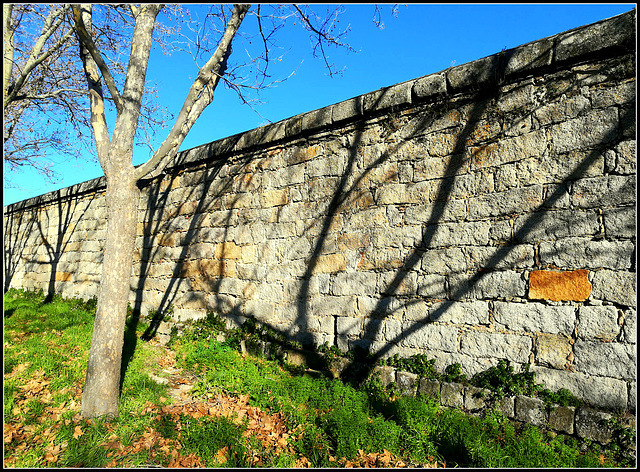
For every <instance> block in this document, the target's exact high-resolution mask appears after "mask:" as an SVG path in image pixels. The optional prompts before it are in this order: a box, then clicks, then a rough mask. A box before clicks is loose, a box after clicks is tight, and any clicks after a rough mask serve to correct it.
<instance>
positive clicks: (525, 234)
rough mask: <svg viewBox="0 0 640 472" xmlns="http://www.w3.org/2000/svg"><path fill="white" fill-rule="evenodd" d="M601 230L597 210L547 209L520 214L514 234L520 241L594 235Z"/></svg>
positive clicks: (514, 225)
mask: <svg viewBox="0 0 640 472" xmlns="http://www.w3.org/2000/svg"><path fill="white" fill-rule="evenodd" d="M599 230H600V222H599V215H598V212H597V211H595V210H590V211H584V210H576V209H572V210H546V211H542V212H535V213H528V214H524V215H520V216H518V217H517V218H516V219H515V220H514V223H513V234H514V236H515V238H516V239H517V240H518V241H545V240H547V241H548V240H556V239H560V238H566V237H570V236H574V237H575V236H593V235H595V234H597V233H598V232H599Z"/></svg>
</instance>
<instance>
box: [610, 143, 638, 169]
mask: <svg viewBox="0 0 640 472" xmlns="http://www.w3.org/2000/svg"><path fill="white" fill-rule="evenodd" d="M616 157H617V159H616V164H615V168H614V169H612V170H615V171H616V172H618V173H620V174H635V173H636V167H637V166H636V160H637V156H636V140H635V139H634V140H629V141H623V142H621V143H620V144H618V145H617V146H616Z"/></svg>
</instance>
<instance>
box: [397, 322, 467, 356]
mask: <svg viewBox="0 0 640 472" xmlns="http://www.w3.org/2000/svg"><path fill="white" fill-rule="evenodd" d="M402 336H403V339H402V341H401V342H400V343H399V344H400V345H401V346H404V347H415V348H423V349H424V348H427V347H428V348H429V349H435V350H441V351H446V352H457V350H458V345H459V342H458V328H456V327H454V326H444V325H438V324H435V323H427V324H424V323H418V322H414V323H411V322H404V323H403V324H402Z"/></svg>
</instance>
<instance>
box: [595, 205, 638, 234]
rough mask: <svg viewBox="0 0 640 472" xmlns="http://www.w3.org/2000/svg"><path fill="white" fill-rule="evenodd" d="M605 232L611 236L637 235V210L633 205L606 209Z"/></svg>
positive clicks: (604, 212)
mask: <svg viewBox="0 0 640 472" xmlns="http://www.w3.org/2000/svg"><path fill="white" fill-rule="evenodd" d="M603 214H604V232H605V235H606V236H607V237H609V238H611V237H613V238H633V237H634V236H635V235H636V210H635V208H633V207H618V208H610V209H605V210H604V211H603Z"/></svg>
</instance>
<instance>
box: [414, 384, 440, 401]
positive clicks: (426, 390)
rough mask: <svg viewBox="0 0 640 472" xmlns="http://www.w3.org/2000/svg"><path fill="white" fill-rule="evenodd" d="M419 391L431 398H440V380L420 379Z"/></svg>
mask: <svg viewBox="0 0 640 472" xmlns="http://www.w3.org/2000/svg"><path fill="white" fill-rule="evenodd" d="M418 393H420V394H422V395H426V396H428V397H431V398H438V399H439V398H440V382H439V381H437V380H431V379H420V382H419V383H418Z"/></svg>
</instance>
